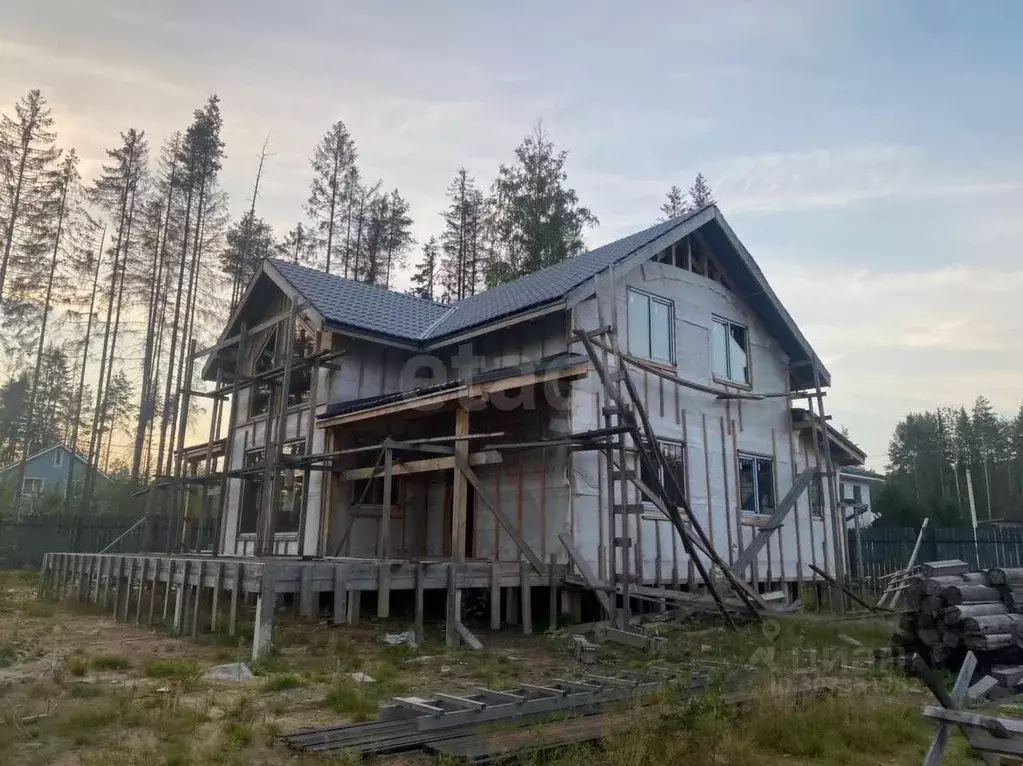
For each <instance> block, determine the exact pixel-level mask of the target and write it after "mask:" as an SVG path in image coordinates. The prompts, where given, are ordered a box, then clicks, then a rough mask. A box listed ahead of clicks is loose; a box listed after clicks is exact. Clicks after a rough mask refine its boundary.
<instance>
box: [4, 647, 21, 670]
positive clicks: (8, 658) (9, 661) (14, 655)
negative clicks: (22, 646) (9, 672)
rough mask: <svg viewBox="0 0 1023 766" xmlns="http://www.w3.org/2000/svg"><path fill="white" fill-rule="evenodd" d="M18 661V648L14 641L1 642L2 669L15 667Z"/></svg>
mask: <svg viewBox="0 0 1023 766" xmlns="http://www.w3.org/2000/svg"><path fill="white" fill-rule="evenodd" d="M17 660H18V647H17V645H16V644H15V643H14V642H13V641H3V642H0V668H6V667H10V666H11V665H13V664H14V663H15V662H17Z"/></svg>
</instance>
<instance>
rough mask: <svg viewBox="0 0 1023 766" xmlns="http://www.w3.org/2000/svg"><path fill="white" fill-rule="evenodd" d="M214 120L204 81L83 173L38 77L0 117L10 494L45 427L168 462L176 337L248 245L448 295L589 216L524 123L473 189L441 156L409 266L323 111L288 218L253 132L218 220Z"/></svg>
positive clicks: (407, 219)
mask: <svg viewBox="0 0 1023 766" xmlns="http://www.w3.org/2000/svg"><path fill="white" fill-rule="evenodd" d="M222 130H223V117H222V114H221V104H220V99H219V98H218V97H217V96H216V95H211V96H210V97H209V98H208V99H206V101H205V102H204V103H202V104H201V105H200V106H199V108H197V109H196V110H195V111H194V112H193V114H192V116H191V119H190V120H189V121H188V122H187V123H185V124H183V125H182V127H181V128H180V129H179V130H176V131H172V132H171V133H170V134H169V135H167V136H165V137H163V138H162V140H161V141H159V142H158V143H157V144H155V145H154V143H153V142H152V139H151V138H150V136H149V135H147V133H146V131H145V130H144V129H142V128H141V127H127V128H126V129H125V130H124V131H122V132H120V134H119V135H118V136H117V140H116V141H115V142H112V145H111V147H110V148H109V149H107V150H106V152H105V157H106V159H105V161H104V162H103V163H102V166H101V168H100V169H99V170H98V172H97V173H96V174H95V176H94V177H92V178H89V179H83V178H82V177H81V174H80V171H79V165H80V160H79V157H78V156H77V154H76V152H75V150H74V149H73V148H70V147H64V146H61V145H60V143H59V141H58V135H57V132H56V128H55V124H54V119H53V116H52V113H51V110H50V107H49V105H48V103H47V101H46V99H45V98H44V96H43V95H42V93H41V92H40V91H39V90H31V91H29V92H28V93H27V94H26V95H25V96H24V97H23V98H21V99H20V100H19V101H18V102H17V103H16V104H15V105H14V108H13V111H12V112H11V113H10V114H4V115H3V116H2V118H0V329H2V332H0V336H2V337H0V354H2V360H0V466H3V465H6V464H9V463H18V471H17V472H16V473H15V477H16V479H15V487H14V492H15V495H16V498H15V502H17V501H18V499H19V497H18V496H19V495H20V492H21V483H22V482H21V478H22V476H23V471H24V466H25V461H26V459H27V457H28V455H30V454H32V453H33V452H35V451H38V450H39V449H42V448H45V447H46V446H49V445H51V444H54V443H63V444H67V445H68V446H69V447H71V448H72V449H73V450H75V451H77V452H79V453H80V454H82V455H83V457H85V459H86V460H87V462H88V465H89V466H90V467H91V468H93V469H99V470H104V471H117V472H119V473H122V474H123V475H124V476H125V478H126V480H128V481H130V482H131V483H140V482H144V481H147V480H149V479H150V478H152V477H154V476H159V475H166V474H170V473H171V472H172V469H173V463H174V456H173V444H174V439H175V433H176V430H177V424H178V421H179V418H180V417H181V415H182V413H179V412H178V396H177V392H178V391H179V390H180V389H181V388H182V386H184V385H193V383H194V382H195V381H185V380H184V376H185V374H186V369H187V357H188V354H189V353H190V348H191V346H192V345H193V344H195V343H198V344H199V345H202V344H203V343H206V342H209V341H210V340H212V336H213V335H215V334H216V332H217V331H218V330H219V329H220V328H221V327H222V326H223V324H224V322H225V321H226V318H227V316H228V313H229V312H230V310H231V309H233V307H234V306H235V305H237V303H238V302H239V301H240V300H241V298H242V296H243V292H244V290H245V287H246V285H247V284H248V283H249V281H250V279H251V278H252V276H253V274H255V273H256V271H257V270H258V269H259V267H260V264H261V263H262V261H263V260H264V259H267V258H279V259H285V260H289V261H291V262H293V263H298V264H302V265H305V266H308V267H311V268H315V269H321V270H323V271H326V272H329V273H331V274H336V275H339V276H342V277H346V278H348V279H354V280H358V281H362V282H366V283H369V284H373V285H377V286H380V287H382V288H386V289H393V288H394V287H395V285H396V284H398V283H400V282H407V283H409V284H410V287H409V291H410V292H412V293H414V294H416V295H419V296H421V297H423V298H428V299H432V300H438V301H443V302H450V301H457V300H461V299H463V298H466V297H469V296H471V295H474V294H475V293H477V292H479V291H480V290H482V289H485V288H488V287H493V286H495V285H498V284H501V283H504V282H507V281H510V280H513V279H516V278H518V277H520V276H522V275H524V274H528V273H530V272H533V271H536V270H538V269H541V268H545V267H547V266H550V265H552V264H555V263H558V262H559V261H561V260H564V259H565V258H569V257H572V256H574V255H577V254H578V253H580V252H581V251H582V250H583V249H584V241H583V237H584V234H585V232H586V231H587V229H589V228H591V227H594V226H596V225H598V220H597V218H596V216H595V215H594V214H593V213H592V212H591V210H590V209H589V208H588V207H586V206H584V205H582V204H581V203H580V201H579V199H578V195H577V194H576V191H575V190H574V189H573V188H572V187H571V185H570V184H569V183H568V175H567V170H566V165H567V159H568V152H567V151H564V150H559V149H557V148H556V147H555V146H554V144H553V142H552V140H551V139H550V137H549V136H548V134H547V133H546V131H545V130H544V129H543V127H542V125H540V124H539V123H538V124H537V125H536V127H535V129H534V130H533V131H532V132H531V133H530V134H529V135H528V136H526V137H525V138H524V139H523V141H522V142H521V143H520V144H519V146H518V147H516V149H515V151H514V158H513V160H512V161H510V162H509V163H507V164H502V165H500V166H499V167H498V168H497V170H496V174H495V178H494V181H493V183H492V184H491V185H490V187H489V188H488V189H487V190H486V191H484V190H483V188H481V187H480V185H479V184H478V183H477V181H476V179H475V177H474V176H473V175H472V174H471V173H470V172H469V170H468V169H466V168H465V167H461V168H458V169H457V170H456V171H455V174H454V177H453V179H452V180H451V183H450V184H449V186H448V188H447V207H446V208H445V209H444V210H443V211H441V218H442V223H443V229H442V232H441V234H440V236H439V237H434V238H430V239H429V240H428V241H426V242H424V243H422V245H421V252H420V254H419V257H418V258H417V259H416V263H415V264H410V258H411V254H412V252H413V249H414V248H415V247H416V244H417V243H416V241H415V239H414V237H413V234H412V229H413V219H412V216H411V211H410V206H409V203H408V201H407V200H406V199H405V197H404V196H403V195H402V194H401V192H400V191H399V190H398V189H397V188H395V187H393V186H391V185H388V184H385V183H384V181H383V180H381V179H374V178H372V177H370V176H369V175H368V174H367V173H366V172H365V171H364V170H363V169H362V168H361V167H360V163H359V152H358V147H357V145H356V142H355V140H354V138H353V137H352V135H351V134H350V132H349V131H348V129H347V127H346V126H345V124H344V123H343V122H342V121H338V122H336V123H335V124H334V125H332V126H331V127H330V128H329V129H328V130H327V131H326V132H325V133H324V134H323V136H322V138H321V139H320V141H319V142H318V144H317V145H316V146H315V147H314V148H313V151H312V154H311V157H310V162H309V164H310V177H309V178H310V180H309V192H308V197H307V199H306V200H305V203H304V205H303V208H302V209H303V219H302V220H300V221H298V222H296V223H295V224H294V226H292V227H291V228H289V229H288V230H287V231H286V232H284V233H283V234H282V235H280V236H278V234H277V233H276V232H275V231H274V230H273V227H271V226H270V225H269V224H268V223H267V222H266V221H265V220H264V219H263V218H262V217H260V215H259V212H258V199H259V185H260V181H261V179H262V176H263V173H264V171H265V170H266V168H265V160H266V158H267V156H268V154H267V151H266V150H267V146H266V145H265V144H264V147H263V153H262V155H261V157H260V160H259V164H258V167H257V168H256V173H255V179H254V183H253V186H252V191H251V195H250V199H249V200H248V203H249V204H248V205H247V206H246V209H245V210H244V211H243V212H242V213H241V214H240V215H238V216H237V217H236V218H235V219H234V220H232V218H231V215H230V212H229V208H228V199H227V195H226V193H225V192H224V191H223V189H222V188H221V187H220V183H219V179H220V173H221V170H222V167H223V163H224V160H225V159H226V157H227V155H226V147H225V144H224V140H223V138H222ZM668 200H669V202H670V208H669V206H668V203H666V206H665V208H662V214H663V215H664V216H666V217H674V216H675V215H681V214H684V213H685V212H686V211H687V210H688V209H690V208H693V207H698V206H700V205H702V204H707V203H708V202H711V201H713V197H712V194H711V192H710V188H709V185H707V183H706V180H705V179H704V178H703V176H702V175H700V176H698V177H697V179H696V182H695V183H694V185H693V187H692V189H690V190H689V191H688V193H682V192H680V191H679V190H678V189H677V187H672V190H671V191H670V192H669V194H668ZM404 273H407V275H408V278H404V277H399V275H401V274H404ZM196 398H197V397H193V400H194V399H196ZM201 406H202V405H201V404H194V405H193V407H194V410H193V411H191V412H189V413H185V416H186V417H188V418H193V419H194V418H196V417H198V416H199V415H200V412H201V410H200V407H201ZM93 475H94V472H93V471H86V472H85V475H84V476H82V475H79V476H77V477H76V476H73V475H72V476H71V477H69V479H68V482H67V485H68V488H69V489H70V488H71V486H72V484H73V483H74V482H75V481H79V482H84V484H83V487H82V490H81V492H80V503H81V508H82V509H85V508H87V507H89V503H90V497H91V496H92V493H93V491H94V489H95V488H94V486H93V479H92V477H93ZM76 502H79V501H78V500H76Z"/></svg>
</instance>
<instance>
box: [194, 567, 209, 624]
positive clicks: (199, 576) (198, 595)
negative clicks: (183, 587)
mask: <svg viewBox="0 0 1023 766" xmlns="http://www.w3.org/2000/svg"><path fill="white" fill-rule="evenodd" d="M205 575H206V562H205V561H200V562H199V569H198V571H196V573H195V590H194V591H192V605H191V606H192V638H195V637H196V636H198V635H199V608H200V607H201V606H202V580H203V577H205Z"/></svg>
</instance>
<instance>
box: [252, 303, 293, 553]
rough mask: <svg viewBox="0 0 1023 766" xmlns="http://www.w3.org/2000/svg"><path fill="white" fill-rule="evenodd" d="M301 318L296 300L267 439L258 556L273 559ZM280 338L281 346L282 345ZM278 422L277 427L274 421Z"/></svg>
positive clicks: (257, 535) (286, 335)
mask: <svg viewBox="0 0 1023 766" xmlns="http://www.w3.org/2000/svg"><path fill="white" fill-rule="evenodd" d="M297 317H298V304H297V303H295V302H294V301H292V303H291V314H290V315H289V318H288V322H287V324H286V325H284V327H285V335H284V373H283V375H282V376H281V384H280V388H279V389H278V390H277V396H271V400H272V401H273V404H274V407H273V410H274V414H275V415H276V418H272V417H267V419H266V435H265V437H264V439H263V445H264V447H263V450H264V454H265V458H264V460H265V464H264V468H263V497H262V503H261V504H260V510H259V523H258V524H257V527H256V529H257V532H256V555H257V556H272V555H273V554H274V539H275V536H276V531H277V513H278V510H279V506H280V492H279V491H278V489H279V485H280V466H281V450H282V449H283V448H284V437H285V435H286V434H285V431H286V429H287V425H288V395H289V394H290V391H291V370H292V362H293V358H292V357H294V348H295V320H296V319H297ZM279 338H280V336H278V343H279ZM274 420H276V421H277V422H276V427H275V428H272V426H273V425H274V423H273V421H274Z"/></svg>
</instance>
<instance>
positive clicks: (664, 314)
mask: <svg viewBox="0 0 1023 766" xmlns="http://www.w3.org/2000/svg"><path fill="white" fill-rule="evenodd" d="M628 295H629V308H628V324H629V353H630V354H633V355H635V356H641V357H643V358H645V359H650V360H653V361H655V362H664V363H665V364H671V363H673V362H674V361H675V353H674V349H675V321H674V313H675V312H674V307H673V306H672V303H671V301H669V300H667V299H665V298H658V297H657V296H654V295H648V294H647V293H642V292H640V291H639V290H633V289H632V288H631V287H630V288H629V289H628Z"/></svg>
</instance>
